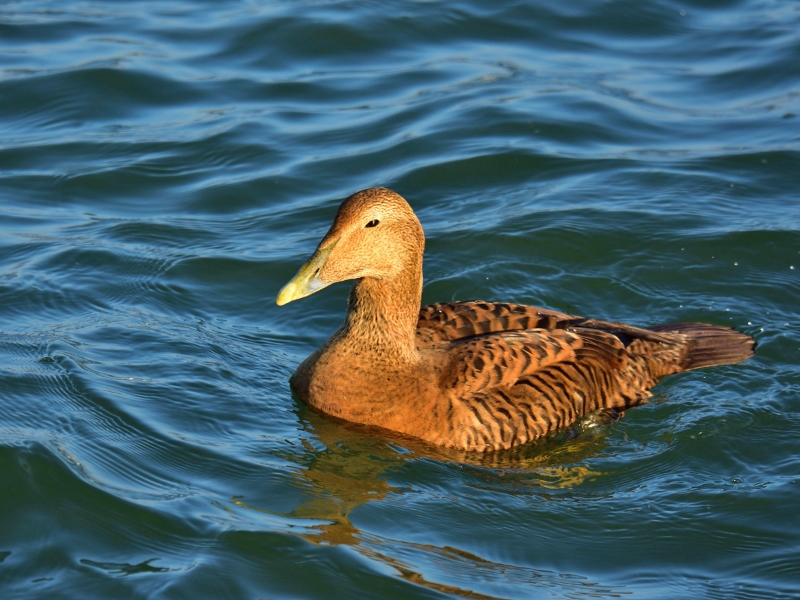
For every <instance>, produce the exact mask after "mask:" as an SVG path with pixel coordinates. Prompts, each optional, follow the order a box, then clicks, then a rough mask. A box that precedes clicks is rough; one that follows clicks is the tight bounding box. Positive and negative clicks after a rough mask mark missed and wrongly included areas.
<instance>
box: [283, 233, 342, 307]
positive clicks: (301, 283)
mask: <svg viewBox="0 0 800 600" xmlns="http://www.w3.org/2000/svg"><path fill="white" fill-rule="evenodd" d="M334 245H335V244H331V245H330V246H328V247H327V248H325V249H324V250H317V251H316V252H315V253H314V256H312V257H311V258H310V259H309V260H308V262H307V263H306V264H304V265H303V266H302V267H300V270H299V271H298V272H297V275H295V276H294V277H292V280H291V281H290V282H289V283H287V284H286V285H285V286H283V289H281V291H280V293H279V294H278V298H277V299H276V300H275V302H277V304H278V306H283V305H284V304H288V303H289V302H291V301H292V300H299V299H300V298H305V297H306V296H310V295H311V294H313V293H314V292H318V291H320V290H321V289H323V288H326V287H328V286H329V285H330V284H331V283H333V282H331V281H322V280H321V279H320V278H319V273H320V271H321V270H322V267H323V265H324V264H325V261H326V260H327V259H328V254H330V252H331V250H332V249H333V246H334Z"/></svg>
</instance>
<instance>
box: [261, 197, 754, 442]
mask: <svg viewBox="0 0 800 600" xmlns="http://www.w3.org/2000/svg"><path fill="white" fill-rule="evenodd" d="M424 249H425V235H424V233H423V229H422V225H421V224H420V222H419V219H418V218H417V216H416V215H415V214H414V211H413V210H412V208H411V206H410V205H409V203H408V202H407V201H406V200H405V199H404V198H403V197H402V196H400V195H399V194H397V193H395V192H393V191H392V190H390V189H387V188H380V187H378V188H370V189H366V190H362V191H360V192H357V193H355V194H353V195H351V196H350V197H348V198H347V199H345V200H344V202H342V203H341V205H340V206H339V209H338V211H337V213H336V216H335V218H334V220H333V224H332V225H331V227H330V229H329V230H328V232H327V234H326V235H325V237H323V239H322V241H321V242H320V243H319V245H318V246H317V248H316V250H315V251H314V253H313V254H312V256H311V258H309V259H308V261H307V262H306V263H305V264H304V265H303V266H302V267H300V270H299V271H298V272H297V274H296V275H295V276H294V277H293V278H292V279H291V280H290V281H289V282H288V283H287V284H286V285H285V286H284V287H283V288H282V289H281V290H280V292H279V294H278V296H277V299H276V302H277V304H278V305H279V306H282V305H285V304H287V303H289V302H292V301H295V300H299V299H301V298H304V297H306V296H309V295H311V294H314V293H316V292H319V291H320V290H322V289H324V288H326V287H328V286H329V285H331V284H334V283H338V282H341V281H349V280H353V281H354V283H353V286H352V289H351V290H350V295H349V297H348V302H347V312H346V315H345V319H344V323H343V324H342V326H341V327H340V328H339V329H338V330H337V331H336V332H335V333H334V334H333V335H332V336H331V337H330V338H329V339H328V340H327V341H326V342H325V343H324V344H322V346H320V348H319V349H317V350H316V351H315V352H314V353H312V354H311V355H310V356H309V357H308V358H306V359H305V360H304V361H303V362H302V363H301V364H300V366H299V367H298V368H297V370H296V371H295V373H294V374H293V375H292V376H291V377H290V380H289V383H290V386H291V388H292V390H293V391H294V392H295V393H296V394H297V396H299V398H300V399H301V400H302V401H303V402H305V403H306V404H307V405H309V406H310V407H312V408H313V409H315V410H318V411H321V412H322V413H324V414H326V415H328V416H331V417H334V418H336V419H342V420H344V421H349V422H353V423H358V424H361V425H368V426H373V427H377V428H382V429H384V430H390V431H393V432H398V433H400V434H403V435H406V436H412V437H413V438H418V439H421V440H424V441H425V442H428V443H430V444H433V445H435V446H439V447H444V448H449V449H453V450H461V451H467V452H493V451H501V450H507V449H510V448H512V447H515V446H518V445H521V444H526V443H528V442H531V441H533V440H536V439H538V438H541V437H542V436H545V435H547V434H549V433H551V432H554V431H558V430H560V429H562V428H564V427H566V426H568V425H570V424H572V423H574V422H575V421H577V420H579V419H581V418H582V417H584V416H586V415H590V414H593V413H598V412H600V411H614V412H617V413H619V414H622V413H623V412H624V411H625V410H627V409H629V408H632V407H635V406H638V405H641V404H643V403H645V402H646V401H647V399H648V398H649V397H650V396H651V395H652V393H651V391H650V390H651V388H652V387H653V386H654V385H655V384H656V383H657V382H658V381H659V380H660V379H661V378H662V377H665V376H667V375H672V374H675V373H680V372H683V371H689V370H693V369H699V368H703V367H712V366H717V365H727V364H735V363H739V362H741V361H743V360H746V359H747V358H749V357H750V356H752V355H753V353H754V350H755V342H754V340H753V338H751V337H750V336H748V335H746V334H744V333H740V332H738V331H736V330H734V329H731V328H728V327H722V326H716V325H706V324H701V323H672V324H663V325H656V326H652V327H646V328H645V327H636V326H633V325H627V324H625V323H617V322H606V321H601V320H595V319H591V318H584V317H580V316H576V315H571V314H567V313H563V312H559V311H556V310H550V309H547V308H539V307H534V306H528V305H524V304H516V303H512V302H488V301H454V302H441V303H436V304H430V305H427V306H421V300H422V282H423V278H422V259H423V253H424Z"/></svg>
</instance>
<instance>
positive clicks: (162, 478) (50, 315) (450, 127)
mask: <svg viewBox="0 0 800 600" xmlns="http://www.w3.org/2000/svg"><path fill="white" fill-rule="evenodd" d="M799 164H800V4H798V3H796V2H786V1H784V2H780V1H766V0H764V1H758V0H742V1H739V2H727V1H713V0H706V1H704V2H700V3H696V4H693V5H689V4H686V3H682V2H671V1H666V0H655V1H646V2H630V1H628V2H623V1H611V2H604V3H597V2H571V3H560V4H553V3H549V2H529V3H525V2H510V3H502V4H498V3H492V2H481V1H478V0H468V1H463V2H447V3H444V2H410V1H409V2H398V3H390V4H387V3H378V2H335V1H334V2H285V1H278V2H230V3H211V2H199V1H185V2H114V3H91V2H73V1H72V0H65V1H63V2H60V3H52V2H7V3H3V4H2V5H0V489H2V491H3V493H2V494H0V515H1V516H0V597H2V598H3V599H6V598H26V599H27V598H70V599H71V598H186V597H192V598H253V599H256V598H270V599H278V598H281V599H283V598H346V599H351V598H373V597H374V598H461V597H469V598H619V597H622V598H647V599H650V598H654V599H656V598H657V599H662V598H663V599H665V600H667V599H669V600H672V599H674V598H720V599H722V598H724V599H729V598H745V599H749V598H752V599H756V598H758V599H760V598H800V518H798V511H797V506H798V504H799V503H800V458H798V443H797V439H798V438H797V431H798V428H800V416H798V415H800V319H798V307H799V306H800V168H798V165H799ZM376 185H382V186H387V187H390V188H392V189H394V190H396V191H397V192H398V193H400V194H402V195H403V196H404V197H405V198H407V199H408V201H409V202H410V204H411V205H412V206H413V207H414V209H415V211H416V212H417V214H418V215H419V217H420V220H421V222H422V224H423V226H424V228H425V231H426V236H427V246H426V260H425V274H426V284H425V289H424V297H423V300H424V301H425V302H435V301H447V300H452V299H475V298H482V299H494V300H504V301H515V302H522V303H529V304H534V305H540V306H548V307H552V308H556V309H559V310H564V311H568V312H571V313H574V314H580V315H585V316H591V317H596V318H602V319H610V320H621V321H626V322H629V323H632V324H636V325H643V326H647V325H654V324H657V323H662V322H674V321H702V322H707V323H714V324H720V325H729V326H732V327H736V328H737V329H739V330H741V331H744V332H747V333H749V334H751V335H753V336H754V337H755V338H756V340H757V341H758V344H759V346H758V349H757V354H756V356H755V357H754V358H752V359H750V360H749V361H747V362H745V363H743V364H740V365H733V366H725V367H718V368H714V369H709V370H703V371H695V372H692V373H687V374H684V375H679V376H676V377H673V378H669V379H666V380H665V381H664V382H663V383H661V384H660V385H659V386H658V387H657V388H656V389H655V392H656V395H655V397H654V398H653V400H652V402H651V403H650V404H648V405H647V406H644V407H641V408H637V409H634V410H631V411H628V412H627V413H626V415H625V416H624V418H623V419H622V420H620V421H619V422H616V423H605V424H601V425H600V426H598V427H589V425H588V424H583V425H581V426H578V427H577V428H574V429H575V431H579V432H580V434H579V435H578V436H577V437H575V438H574V439H573V432H571V433H570V435H565V434H564V433H559V434H557V435H554V436H551V437H550V438H548V439H546V440H542V441H540V442H537V443H534V444H530V445H528V446H526V447H524V448H521V449H519V450H518V451H516V452H512V453H506V454H501V455H497V456H491V457H478V456H469V455H466V456H465V455H457V454H453V453H448V452H444V451H443V452H437V451H434V450H431V449H430V448H425V447H417V446H416V445H414V444H413V443H411V442H408V441H407V440H400V439H395V438H393V437H391V436H385V435H380V434H376V433H374V432H365V431H363V430H361V429H359V428H357V427H351V426H347V425H346V424H342V423H335V422H333V421H330V420H327V419H326V418H324V417H322V416H320V415H318V414H315V413H313V412H310V411H309V410H308V409H306V408H305V407H304V406H303V405H302V403H300V402H299V401H298V400H297V399H296V398H293V397H292V395H291V392H290V390H289V386H288V378H289V376H290V375H291V373H292V372H293V371H294V369H295V368H296V367H297V365H299V363H300V362H301V361H302V360H303V359H304V358H305V357H306V356H307V355H308V354H310V353H311V352H312V351H313V350H314V349H315V348H316V347H318V346H319V345H320V344H321V343H322V342H323V341H324V340H325V339H326V338H327V337H328V336H329V335H330V334H331V333H332V332H333V331H334V330H335V329H336V328H337V327H338V326H339V324H340V323H341V320H342V318H343V314H344V310H345V298H346V294H347V288H348V286H347V285H345V284H341V285H338V286H334V287H331V288H329V289H326V290H324V291H323V292H321V293H319V294H316V295H314V296H312V297H310V298H307V299H304V300H302V301H300V302H296V303H292V304H290V305H288V306H285V307H277V306H275V304H274V299H275V296H276V294H277V292H278V290H279V289H280V288H281V286H282V285H283V284H285V283H286V282H287V281H288V280H289V278H290V277H291V276H292V275H293V274H294V273H295V271H296V270H297V268H298V267H299V266H300V264H302V263H303V262H304V261H305V260H306V258H308V256H309V255H310V254H311V252H312V251H313V249H314V247H315V246H316V244H317V242H318V241H319V240H320V239H321V237H322V236H323V235H324V233H325V231H326V230H327V228H328V226H329V225H330V222H331V220H332V218H333V215H334V214H335V210H336V207H337V206H338V204H339V202H340V201H341V200H342V199H343V198H344V197H346V196H348V195H350V194H351V193H353V192H355V191H357V190H360V189H363V188H367V187H371V186H376Z"/></svg>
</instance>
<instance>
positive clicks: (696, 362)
mask: <svg viewBox="0 0 800 600" xmlns="http://www.w3.org/2000/svg"><path fill="white" fill-rule="evenodd" d="M649 329H650V330H651V331H657V332H660V333H679V334H682V335H685V336H687V337H688V338H689V341H688V345H687V348H686V353H685V355H684V357H683V360H682V362H681V368H682V369H683V370H684V371H689V370H691V369H701V368H703V367H713V366H716V365H733V364H736V363H740V362H742V361H743V360H747V359H748V358H750V357H751V356H753V354H754V353H755V348H756V342H755V340H754V339H753V338H752V337H750V336H749V335H747V334H744V333H740V332H738V331H736V330H735V329H730V328H728V327H719V326H717V325H704V324H702V323H667V324H665V325H656V326H655V327H649Z"/></svg>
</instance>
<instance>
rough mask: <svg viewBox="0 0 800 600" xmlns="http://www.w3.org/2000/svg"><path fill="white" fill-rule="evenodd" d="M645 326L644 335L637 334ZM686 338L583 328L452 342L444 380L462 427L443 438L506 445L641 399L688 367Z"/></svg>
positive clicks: (470, 444)
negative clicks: (662, 379)
mask: <svg viewBox="0 0 800 600" xmlns="http://www.w3.org/2000/svg"><path fill="white" fill-rule="evenodd" d="M597 323H598V324H599V325H601V326H607V327H609V328H612V327H616V328H617V329H623V327H622V326H619V325H617V324H611V323H604V322H597ZM638 331H641V332H642V334H643V336H642V337H634V336H635V334H636V333H637V332H638ZM621 338H624V339H621ZM649 338H656V339H649ZM683 343H684V340H683V338H681V336H678V335H674V334H672V335H670V334H660V333H657V332H652V331H649V330H639V329H638V328H634V327H632V328H628V329H626V330H625V333H624V334H623V333H617V334H615V333H612V332H609V331H604V330H602V329H596V328H591V327H582V326H578V327H568V328H565V329H551V330H548V329H531V330H525V331H512V332H502V333H495V334H487V335H480V336H473V337H471V338H466V339H462V340H456V341H455V342H451V344H450V346H449V348H448V349H447V350H446V352H447V355H448V358H447V365H448V366H447V368H445V369H444V371H443V374H442V377H441V380H440V386H441V389H442V392H443V394H445V395H446V396H447V397H448V399H449V406H448V412H449V418H450V419H451V421H453V422H456V423H458V426H457V427H453V428H451V429H450V431H449V432H447V433H446V434H445V435H444V436H443V439H441V440H439V441H438V443H440V444H443V445H447V446H451V447H456V448H460V449H464V450H479V451H486V450H500V449H505V448H510V447H512V446H515V445H517V444H522V443H525V442H528V441H531V440H534V439H536V438H538V437H541V436H543V435H545V434H547V433H548V432H550V431H553V430H557V429H559V428H561V427H564V426H566V425H569V424H570V423H572V422H574V421H575V420H577V419H579V418H580V417H582V416H584V415H586V414H588V413H591V412H594V411H596V410H599V409H615V410H618V411H623V410H626V409H627V408H629V407H632V406H635V405H637V404H641V403H642V402H643V401H644V400H645V399H646V398H648V397H649V396H650V393H649V392H648V391H647V390H648V388H650V387H651V386H652V385H654V384H655V382H656V381H657V380H658V378H660V377H661V376H663V375H666V374H667V373H674V372H677V371H680V370H682V369H681V367H680V360H681V356H682V355H683V348H682V344H683Z"/></svg>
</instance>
